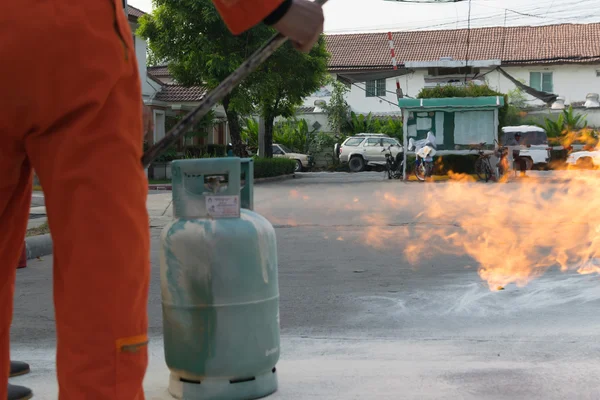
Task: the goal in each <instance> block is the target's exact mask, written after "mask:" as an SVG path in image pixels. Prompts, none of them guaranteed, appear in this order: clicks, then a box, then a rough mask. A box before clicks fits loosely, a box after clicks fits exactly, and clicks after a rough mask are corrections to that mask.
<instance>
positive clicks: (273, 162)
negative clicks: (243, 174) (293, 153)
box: [254, 157, 296, 179]
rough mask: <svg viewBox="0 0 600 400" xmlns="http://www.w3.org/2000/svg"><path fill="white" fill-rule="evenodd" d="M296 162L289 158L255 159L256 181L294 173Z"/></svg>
mask: <svg viewBox="0 0 600 400" xmlns="http://www.w3.org/2000/svg"><path fill="white" fill-rule="evenodd" d="M295 167H296V161H294V160H289V159H287V158H261V157H256V158H254V179H260V178H270V177H273V176H281V175H289V174H293V173H294V168H295Z"/></svg>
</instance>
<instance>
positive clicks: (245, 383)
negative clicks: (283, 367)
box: [169, 368, 278, 400]
mask: <svg viewBox="0 0 600 400" xmlns="http://www.w3.org/2000/svg"><path fill="white" fill-rule="evenodd" d="M277 384H278V383H277V369H276V368H273V369H272V370H271V371H268V372H267V373H265V374H262V375H257V376H254V377H249V378H246V379H238V380H229V379H222V378H206V379H204V380H202V381H201V382H190V381H188V380H185V379H184V380H181V378H180V377H179V376H178V375H176V374H174V373H171V376H170V378H169V393H170V394H171V396H173V397H174V398H176V399H181V400H254V399H259V398H262V397H266V396H268V395H270V394H273V393H275V392H276V391H277Z"/></svg>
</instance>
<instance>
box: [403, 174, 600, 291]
mask: <svg viewBox="0 0 600 400" xmlns="http://www.w3.org/2000/svg"><path fill="white" fill-rule="evenodd" d="M527 183H531V184H524V183H516V184H512V185H497V184H488V185H479V184H477V185H462V184H455V183H449V184H445V185H435V187H432V188H430V189H429V192H430V193H429V196H428V199H427V201H426V204H425V205H424V211H423V212H422V213H421V214H420V215H419V216H418V217H417V219H420V218H421V217H422V216H424V215H427V216H428V217H429V218H434V219H437V220H438V221H440V220H444V219H446V220H447V219H448V218H447V217H446V216H448V215H452V216H454V224H450V223H447V224H440V225H437V226H434V227H432V228H431V229H426V230H423V231H422V230H417V231H416V237H415V238H414V239H413V240H411V241H410V242H409V243H408V244H407V245H406V246H405V248H404V254H405V256H406V258H407V260H408V261H409V262H410V263H416V262H417V260H419V259H421V258H423V257H429V256H432V255H433V254H435V253H437V252H442V253H451V254H457V255H461V254H467V255H469V256H471V257H472V258H473V259H474V260H476V261H477V262H478V263H479V265H480V266H479V268H478V273H479V276H480V277H481V278H482V279H483V280H485V281H486V282H487V283H488V285H489V287H490V289H492V290H495V289H497V288H498V287H504V286H506V285H507V284H510V283H515V284H517V285H518V286H524V285H526V284H527V283H528V282H529V281H531V280H532V279H534V278H536V277H539V276H540V275H542V274H543V273H544V272H545V271H546V270H547V269H549V268H551V267H553V266H559V267H560V269H561V270H562V271H568V270H577V271H578V272H579V273H600V267H598V266H593V265H587V264H588V263H590V262H591V261H592V260H593V259H595V258H596V257H599V256H600V254H599V253H600V247H598V244H599V240H600V234H599V231H600V229H598V226H599V225H598V223H599V222H600V221H598V213H599V211H598V207H599V206H600V204H599V202H598V200H596V199H598V195H600V190H598V189H596V187H597V186H598V185H597V184H598V180H597V178H596V176H592V175H585V174H581V175H578V176H577V178H576V179H572V180H569V181H563V182H562V183H559V184H542V180H541V179H536V178H530V180H528V181H527ZM596 191H598V192H599V193H595V192H596ZM582 264H586V265H587V266H586V267H577V265H582Z"/></svg>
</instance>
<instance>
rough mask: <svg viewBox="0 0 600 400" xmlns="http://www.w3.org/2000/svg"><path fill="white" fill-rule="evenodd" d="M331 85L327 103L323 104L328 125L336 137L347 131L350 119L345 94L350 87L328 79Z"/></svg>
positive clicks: (340, 137) (340, 136) (339, 137)
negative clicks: (331, 88)
mask: <svg viewBox="0 0 600 400" xmlns="http://www.w3.org/2000/svg"><path fill="white" fill-rule="evenodd" d="M329 83H330V84H331V85H332V86H333V91H332V93H331V98H330V99H329V103H327V104H326V105H324V106H323V110H325V113H326V114H327V119H328V120H329V125H330V126H331V128H332V129H333V132H334V134H335V135H336V137H337V138H338V139H342V136H343V135H345V134H346V133H347V132H348V129H349V124H348V123H349V120H350V106H349V105H348V102H346V94H347V93H348V92H349V91H350V89H349V88H348V87H347V86H346V85H344V84H343V83H342V82H340V81H336V80H333V79H330V80H329Z"/></svg>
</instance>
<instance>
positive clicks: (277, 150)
mask: <svg viewBox="0 0 600 400" xmlns="http://www.w3.org/2000/svg"><path fill="white" fill-rule="evenodd" d="M272 149H273V157H283V158H289V159H290V160H294V161H296V168H295V169H294V172H302V171H304V170H306V169H308V168H310V167H312V166H313V164H314V160H313V158H312V156H310V155H308V154H300V153H294V152H293V151H291V150H290V149H288V148H287V147H285V146H284V145H282V144H278V143H273V147H272Z"/></svg>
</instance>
